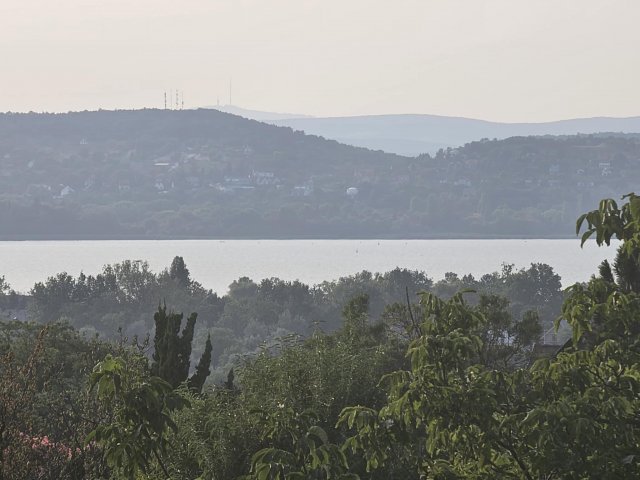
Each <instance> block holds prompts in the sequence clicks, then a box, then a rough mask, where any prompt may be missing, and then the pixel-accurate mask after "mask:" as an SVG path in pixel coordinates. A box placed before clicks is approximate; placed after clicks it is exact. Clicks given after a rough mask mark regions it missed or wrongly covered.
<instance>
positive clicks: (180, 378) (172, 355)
mask: <svg viewBox="0 0 640 480" xmlns="http://www.w3.org/2000/svg"><path fill="white" fill-rule="evenodd" d="M197 317H198V314H197V313H192V314H191V315H190V316H189V318H188V319H187V323H186V325H185V327H184V329H183V330H182V333H180V327H181V325H182V318H183V314H182V313H173V312H169V313H167V306H166V305H164V306H162V305H161V306H159V307H158V311H157V312H156V313H155V314H154V315H153V319H154V321H155V325H156V332H155V335H154V339H153V346H154V352H153V357H152V358H153V363H152V365H151V370H152V372H153V374H154V375H157V376H158V377H160V378H163V379H164V380H166V381H167V382H169V384H171V386H172V387H173V388H175V387H177V386H178V385H180V384H181V383H182V382H184V381H185V380H186V379H187V377H188V375H189V363H190V356H191V341H192V340H193V331H194V328H195V325H196V318H197Z"/></svg>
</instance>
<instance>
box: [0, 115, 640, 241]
mask: <svg viewBox="0 0 640 480" xmlns="http://www.w3.org/2000/svg"><path fill="white" fill-rule="evenodd" d="M639 162H640V139H638V138H637V137H635V136H620V135H614V134H611V135H606V134H601V135H579V136H563V137H514V138H510V139H507V140H501V141H496V140H487V139H485V140H479V141H477V142H473V143H469V144H467V145H465V146H461V147H460V148H456V149H447V150H440V151H439V152H437V154H435V155H433V156H431V155H427V154H425V155H421V156H418V157H416V158H409V157H402V156H397V155H391V154H386V153H383V152H379V151H370V150H366V149H362V148H355V147H350V146H346V145H341V144H339V143H337V142H335V141H331V140H326V139H323V138H321V137H315V136H309V135H304V134H303V133H302V132H299V131H293V130H291V129H289V128H285V127H275V126H273V125H266V124H263V123H259V122H256V121H252V120H246V119H243V118H241V117H236V116H233V115H229V114H225V113H221V112H218V111H215V110H197V111H161V110H141V111H116V112H110V111H99V112H80V113H69V114H57V115H54V114H36V113H32V114H0V168H1V170H2V175H0V192H2V193H1V194H0V237H2V238H18V239H19V238H200V237H203V238H204V237H206V238H285V237H296V238H309V237H314V238H375V237H378V238H382V237H384V238H429V237H499V236H502V237H505V236H506V237H518V236H528V237H546V236H570V235H571V234H572V229H571V227H570V224H571V222H572V221H573V219H574V218H575V217H577V215H578V214H579V213H581V212H582V211H583V210H584V208H585V206H586V205H591V204H593V203H594V202H595V201H597V200H598V199H599V198H602V197H610V196H614V195H617V194H618V192H623V191H631V190H633V189H634V188H635V187H636V186H637V185H638V182H640V168H638V165H639Z"/></svg>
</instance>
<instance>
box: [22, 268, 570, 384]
mask: <svg viewBox="0 0 640 480" xmlns="http://www.w3.org/2000/svg"><path fill="white" fill-rule="evenodd" d="M177 266H179V268H178V267H177ZM178 271H181V272H183V273H182V274H180V275H178V274H177V273H176V272H178ZM172 272H174V273H173V274H172ZM185 272H186V273H185ZM180 278H182V280H180ZM461 289H473V290H477V291H478V292H480V293H484V294H493V295H501V296H503V297H505V298H506V299H508V301H509V304H508V310H509V312H510V313H511V314H512V315H513V316H514V317H516V318H521V317H522V316H523V315H524V313H525V312H526V311H528V310H532V311H535V312H536V313H537V315H538V317H539V318H540V321H541V324H542V325H543V327H544V329H545V331H547V330H549V329H551V327H552V324H553V320H554V319H555V317H556V316H557V313H558V311H559V310H560V305H561V303H562V292H561V285H560V277H559V276H558V275H557V274H555V273H554V272H553V269H552V268H551V267H549V266H548V265H543V264H532V265H531V266H530V267H529V268H527V269H520V270H517V269H515V268H514V267H513V266H511V265H505V266H503V269H502V271H500V272H494V273H492V274H487V275H483V276H482V277H480V278H478V279H476V278H474V277H473V276H471V275H465V276H462V277H459V276H457V275H455V274H452V273H451V274H447V275H446V276H445V278H444V279H442V280H440V281H438V282H434V281H433V280H431V279H430V278H429V277H428V276H427V275H426V274H425V273H424V272H419V271H411V270H406V269H395V270H392V271H390V272H387V273H384V274H372V273H370V272H366V271H364V272H361V273H359V274H356V275H352V276H349V277H343V278H340V279H338V280H336V281H332V282H329V281H326V282H323V283H321V284H319V285H316V286H308V285H305V284H303V283H300V282H298V281H294V282H288V281H283V280H279V279H276V278H270V279H264V280H262V281H261V282H260V283H255V282H253V281H252V280H250V279H249V278H246V277H243V278H240V279H238V280H236V281H234V282H233V283H232V284H231V285H230V286H229V291H228V293H227V294H226V295H224V296H222V297H218V296H217V295H216V294H214V293H212V292H210V291H207V290H205V289H203V288H202V287H201V286H200V285H199V284H198V282H197V281H195V280H194V279H191V278H190V276H189V274H188V269H187V267H186V265H184V261H183V260H182V259H180V257H177V258H176V259H174V261H173V262H172V266H171V268H170V269H168V270H165V271H162V272H160V273H158V274H156V273H154V272H151V271H150V270H149V267H148V265H147V264H146V263H144V262H134V261H125V262H122V263H120V264H115V265H108V266H106V267H104V269H103V272H102V273H100V274H98V275H96V276H86V275H84V274H82V273H81V274H80V275H78V276H77V277H73V276H71V275H68V274H66V273H60V274H58V275H56V276H54V277H51V278H49V279H47V280H46V281H45V282H39V283H37V284H36V285H35V286H34V287H33V289H32V291H31V296H30V298H28V300H27V308H28V310H27V311H28V315H29V317H30V318H32V319H34V320H36V321H39V322H49V321H53V320H60V319H63V320H66V321H68V322H69V323H70V324H71V325H72V326H74V327H75V328H76V329H78V330H80V331H81V332H83V333H86V334H87V335H94V334H96V333H97V334H99V335H100V338H105V339H109V338H117V337H118V336H119V335H120V334H122V335H125V336H127V337H129V338H138V339H140V341H144V339H145V338H146V337H147V336H149V335H158V334H159V330H158V329H157V328H156V326H155V322H154V320H153V318H154V315H155V314H156V313H158V312H157V310H158V304H159V303H162V302H166V304H167V305H169V306H170V307H171V309H172V310H173V311H174V312H198V321H197V323H195V326H194V331H193V343H192V351H191V354H190V355H187V356H185V357H184V361H185V362H186V361H188V360H189V359H188V358H187V357H190V361H191V364H192V365H195V364H196V363H197V362H198V359H199V358H200V356H201V355H202V354H203V353H204V350H205V347H206V339H207V336H208V335H210V338H211V344H212V349H211V362H212V363H211V364H212V367H213V377H214V378H216V379H217V380H222V379H223V378H225V377H226V375H227V373H228V371H229V370H230V369H231V368H233V366H234V364H235V362H236V360H237V359H238V357H239V356H240V355H243V354H246V353H249V352H256V351H258V350H259V348H260V347H261V345H263V344H264V343H266V344H274V343H275V342H276V341H277V339H278V338H281V337H284V336H287V335H302V336H309V335H311V334H312V333H313V332H314V331H317V330H320V331H324V332H327V333H330V332H334V331H335V330H337V329H339V328H341V327H342V322H343V321H342V310H343V307H344V306H345V305H346V304H347V302H349V301H350V300H351V299H352V298H354V297H356V296H359V295H363V294H366V295H367V296H368V309H369V315H370V317H371V318H373V319H376V320H378V319H384V320H385V322H387V323H389V324H390V325H391V324H393V325H395V327H396V329H397V330H398V331H399V332H402V331H404V328H405V327H404V326H403V325H404V323H405V322H406V321H407V320H408V319H409V315H408V311H407V302H409V303H416V299H417V297H416V294H417V293H418V292H419V291H424V290H427V291H432V292H434V293H436V294H437V295H439V296H443V297H449V296H451V295H453V294H454V293H455V292H456V291H458V290H461ZM415 307H416V305H414V308H415ZM165 327H166V325H165ZM174 328H175V325H174ZM153 332H156V333H155V334H154V333H153ZM172 338H173V337H172ZM158 340H159V339H158ZM185 344H186V343H185ZM169 363H170V364H174V363H175V362H173V361H170V362H169ZM183 370H184V369H183ZM184 375H186V373H184V372H183V373H182V375H181V376H180V377H179V380H177V381H170V383H172V384H173V385H177V384H178V383H180V382H181V381H182V380H183V378H184ZM160 376H162V377H163V378H165V379H168V377H166V376H163V375H160Z"/></svg>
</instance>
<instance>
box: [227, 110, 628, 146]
mask: <svg viewBox="0 0 640 480" xmlns="http://www.w3.org/2000/svg"><path fill="white" fill-rule="evenodd" d="M214 108H215V107H214ZM221 108H222V107H221ZM224 108H226V109H227V110H223V111H227V112H228V113H233V114H235V115H240V116H243V117H245V118H252V119H254V120H259V121H263V122H266V123H272V124H274V125H279V126H285V127H290V128H292V129H294V130H302V131H304V132H305V133H307V134H310V135H319V136H322V137H325V138H329V139H332V140H336V141H338V142H341V143H346V144H347V145H353V146H357V147H364V148H369V149H371V150H383V151H385V152H389V153H396V154H398V155H406V156H416V155H419V154H421V153H430V154H434V153H435V152H437V151H438V150H439V149H440V148H443V149H446V148H448V147H452V148H455V147H460V146H462V145H465V144H466V143H469V142H473V141H476V140H480V139H483V138H488V139H494V138H495V139H498V140H502V139H505V138H509V137H527V136H541V135H554V136H558V135H576V134H580V133H583V134H593V133H600V132H611V133H640V116H638V117H628V118H614V117H593V118H577V119H570V120H558V121H554V122H540V123H501V122H490V121H486V120H477V119H473V118H464V117H447V116H439V115H423V114H406V115H365V116H355V117H304V116H299V115H295V116H294V115H292V116H290V117H288V118H287V117H286V115H287V114H272V113H269V112H257V111H255V110H245V109H242V108H239V107H228V106H227V107H224Z"/></svg>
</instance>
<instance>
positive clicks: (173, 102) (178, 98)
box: [164, 88, 184, 110]
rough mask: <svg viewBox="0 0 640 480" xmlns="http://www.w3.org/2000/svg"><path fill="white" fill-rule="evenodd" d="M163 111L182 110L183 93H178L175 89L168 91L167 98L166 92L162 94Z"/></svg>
mask: <svg viewBox="0 0 640 480" xmlns="http://www.w3.org/2000/svg"><path fill="white" fill-rule="evenodd" d="M164 109H165V110H184V91H180V90H178V89H177V88H176V89H175V90H174V89H173V88H172V89H170V90H169V96H168V97H167V91H166V90H165V92H164Z"/></svg>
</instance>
